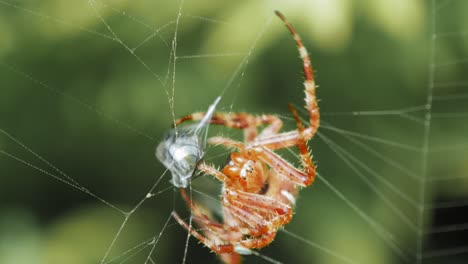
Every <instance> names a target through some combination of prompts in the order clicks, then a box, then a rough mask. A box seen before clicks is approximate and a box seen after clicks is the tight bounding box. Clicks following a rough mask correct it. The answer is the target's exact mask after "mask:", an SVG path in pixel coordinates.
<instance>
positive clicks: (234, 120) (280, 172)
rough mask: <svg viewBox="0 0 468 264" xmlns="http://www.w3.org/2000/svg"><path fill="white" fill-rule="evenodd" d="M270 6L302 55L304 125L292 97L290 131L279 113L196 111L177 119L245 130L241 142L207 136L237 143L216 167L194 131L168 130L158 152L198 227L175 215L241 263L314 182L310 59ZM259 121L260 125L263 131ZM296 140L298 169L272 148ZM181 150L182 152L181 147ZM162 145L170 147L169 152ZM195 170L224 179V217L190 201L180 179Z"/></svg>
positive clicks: (224, 256) (229, 263) (229, 260)
mask: <svg viewBox="0 0 468 264" xmlns="http://www.w3.org/2000/svg"><path fill="white" fill-rule="evenodd" d="M275 14H276V15H277V16H278V17H279V18H280V19H281V20H282V21H283V22H284V24H285V25H286V27H287V29H288V30H289V31H290V32H291V34H292V35H293V37H294V40H295V42H296V45H297V48H298V50H299V55H300V57H301V59H302V67H303V72H304V77H305V81H304V92H305V103H306V105H305V108H306V110H307V112H308V113H309V126H308V127H304V126H303V124H302V122H301V120H300V118H299V115H298V113H297V111H296V109H295V108H294V107H292V105H289V110H290V111H291V112H292V114H293V116H294V119H295V121H296V126H297V129H295V130H292V131H289V132H280V130H281V127H282V125H283V122H282V120H281V119H280V118H279V117H278V116H276V115H253V114H249V113H242V112H241V113H222V112H216V113H213V110H211V112H210V111H208V112H207V113H202V112H198V113H193V114H191V115H187V116H184V117H182V118H180V119H178V120H176V122H175V124H176V125H178V124H180V123H182V122H185V121H201V124H200V125H201V126H204V125H205V124H204V123H210V124H216V125H223V126H226V127H229V128H235V129H241V130H243V131H244V137H245V139H244V142H239V141H235V140H233V139H230V138H225V137H212V138H209V139H208V143H209V144H212V145H222V146H224V147H226V148H229V149H234V150H233V151H232V152H231V154H230V161H229V162H228V163H227V164H226V165H225V166H224V167H223V168H222V169H221V171H220V170H218V169H216V168H215V167H214V166H212V165H210V164H207V163H206V162H204V161H203V160H202V156H203V153H204V148H205V146H204V144H200V143H199V140H200V139H199V138H197V136H199V134H197V133H187V134H182V133H181V134H180V135H182V136H180V137H177V135H175V133H173V134H169V137H168V139H167V140H165V141H163V143H161V144H160V145H159V146H158V150H157V156H158V158H159V159H160V160H161V161H162V163H163V164H164V165H165V166H166V167H167V168H168V169H169V170H171V172H172V176H173V181H172V182H173V184H174V185H175V186H176V187H182V188H180V189H179V190H180V193H181V195H182V197H183V199H184V200H185V202H186V203H187V205H188V206H189V207H190V209H191V213H192V219H193V222H194V223H195V224H196V226H197V227H198V228H199V229H196V228H194V227H193V226H191V225H189V224H187V223H186V222H185V221H184V220H183V219H182V218H181V217H180V216H179V215H178V214H177V213H176V212H173V213H172V215H173V217H174V218H175V220H176V221H177V222H178V223H179V224H180V225H181V226H183V227H184V228H185V229H186V230H187V231H188V232H189V233H190V234H191V235H193V236H194V237H196V238H197V239H198V240H199V241H200V242H201V243H203V244H204V245H206V246H207V247H209V248H210V249H211V250H212V251H214V252H215V253H216V254H218V255H219V256H220V258H221V260H222V261H223V262H224V263H226V264H237V263H240V262H241V256H240V255H246V254H251V253H252V249H259V248H263V247H265V246H267V245H269V244H270V243H271V242H272V241H273V239H274V238H275V236H276V233H277V231H278V229H279V228H281V227H283V226H284V225H286V224H288V223H289V221H290V220H291V218H292V216H293V207H294V204H295V199H296V196H297V194H298V191H299V189H300V188H301V187H306V186H309V185H311V184H312V183H313V181H314V179H315V165H314V164H313V162H312V157H311V155H310V153H309V150H308V148H307V141H308V140H310V139H311V138H312V137H313V136H314V134H315V133H316V132H317V129H318V127H319V123H320V114H319V108H318V105H317V99H316V95H315V80H314V74H313V70H312V65H311V62H310V58H309V55H308V53H307V50H306V48H305V47H304V45H303V44H302V40H301V38H300V37H299V35H298V34H297V33H296V31H295V30H294V28H293V26H292V25H291V24H290V23H289V22H288V21H287V20H286V18H285V17H284V16H283V14H281V13H280V12H278V11H276V12H275ZM211 109H214V107H212V108H211ZM259 127H264V128H263V129H262V130H261V132H260V133H258V128H259ZM177 129H180V127H177ZM181 131H182V130H181ZM189 131H190V128H189ZM293 146H296V147H297V148H298V150H299V153H300V155H299V157H300V159H301V163H302V169H299V168H296V167H294V166H293V165H292V164H290V163H289V162H288V161H286V160H284V159H282V158H281V157H280V156H279V155H278V154H276V153H275V152H274V151H275V150H278V149H284V148H289V147H293ZM179 151H180V152H182V153H183V154H184V155H181V156H180V155H178V152H179ZM167 153H171V154H170V156H168V155H166V154H167ZM194 170H199V171H201V172H203V173H205V174H207V175H212V176H214V177H215V178H217V179H218V180H219V181H221V182H222V183H223V188H222V193H221V205H222V221H221V222H220V221H218V220H216V218H215V217H214V216H213V213H212V212H211V211H210V210H208V209H207V208H205V207H204V206H203V205H201V204H200V203H197V202H196V201H192V200H191V199H190V197H189V195H187V193H186V191H185V189H184V187H186V186H187V181H188V180H189V179H190V177H191V176H192V175H193V171H194Z"/></svg>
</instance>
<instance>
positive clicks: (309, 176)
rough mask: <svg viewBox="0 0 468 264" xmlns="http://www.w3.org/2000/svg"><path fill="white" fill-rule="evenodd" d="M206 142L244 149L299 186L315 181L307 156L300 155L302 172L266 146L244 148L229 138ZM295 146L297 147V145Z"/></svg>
mask: <svg viewBox="0 0 468 264" xmlns="http://www.w3.org/2000/svg"><path fill="white" fill-rule="evenodd" d="M295 132H296V134H299V133H298V132H297V131H295ZM302 132H304V131H302ZM296 137H297V138H300V136H299V135H297V136H296ZM296 141H297V140H296ZM208 142H209V143H210V144H217V145H224V146H226V147H231V148H237V149H245V151H247V152H248V153H249V155H252V156H253V157H254V158H255V159H257V158H258V159H260V160H262V161H264V162H265V163H267V164H268V165H270V166H271V167H272V168H273V169H274V170H275V171H276V172H277V173H279V174H281V175H284V176H285V177H287V178H288V179H289V180H290V181H292V182H294V183H295V184H297V185H299V186H303V187H305V186H309V185H311V184H312V182H313V181H314V179H315V166H314V165H313V163H312V161H311V158H310V155H309V154H306V153H303V154H302V153H301V159H302V160H303V165H304V168H305V172H303V171H301V170H299V169H297V168H296V167H294V166H293V165H292V164H291V163H289V162H288V161H286V160H285V159H283V158H281V157H280V156H279V155H278V154H276V153H274V152H273V151H272V150H271V149H270V148H269V147H268V146H257V145H254V146H251V145H247V146H245V144H243V143H241V142H238V141H235V140H232V139H230V138H224V137H212V138H210V139H209V141H208ZM280 143H281V142H278V144H280ZM303 143H304V144H305V141H304V140H303ZM295 145H297V143H296V144H295ZM273 149H274V148H273ZM306 150H307V147H306ZM301 151H303V150H301ZM307 153H308V150H307ZM309 160H310V161H309ZM218 173H219V172H218ZM223 175H224V174H223ZM224 177H226V176H224Z"/></svg>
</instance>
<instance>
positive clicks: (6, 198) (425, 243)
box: [0, 0, 468, 264]
mask: <svg viewBox="0 0 468 264" xmlns="http://www.w3.org/2000/svg"><path fill="white" fill-rule="evenodd" d="M180 10H181V12H180V13H179V11H180ZM273 10H281V11H282V12H283V13H284V14H285V15H286V17H287V18H288V19H289V20H290V22H291V23H292V24H293V25H294V26H295V27H296V29H297V31H298V32H299V34H300V35H301V36H302V37H303V39H304V43H305V46H306V47H307V49H308V50H309V53H310V54H311V57H312V62H313V65H314V68H315V71H316V78H317V83H318V85H319V90H318V97H319V99H320V102H319V103H320V108H321V112H322V124H323V126H322V128H321V129H320V135H319V136H317V137H316V138H315V139H314V140H312V141H311V142H310V147H311V149H312V153H313V154H314V160H315V162H316V164H317V165H318V171H319V173H320V179H319V180H318V181H317V182H316V183H315V184H314V185H313V186H312V187H310V188H307V189H304V190H302V191H301V193H300V196H299V200H298V204H297V207H296V210H295V211H296V214H295V216H294V218H293V221H292V222H291V223H290V224H289V225H287V226H286V230H287V231H285V232H279V234H278V236H277V239H276V240H275V241H274V242H273V243H272V244H271V245H270V246H269V247H267V248H265V249H262V250H261V251H260V253H261V254H263V255H265V256H268V257H270V258H272V259H274V260H276V261H279V262H282V263H350V262H351V263H465V262H466V259H468V255H467V253H466V245H468V240H467V239H466V237H468V233H467V232H466V230H467V229H466V223H468V212H467V209H466V208H467V207H466V204H467V203H465V201H467V200H468V176H467V173H466V171H467V169H468V167H467V164H468V158H467V157H468V155H467V154H468V144H467V143H468V142H467V138H466V134H467V130H468V125H467V122H466V120H467V117H468V114H467V113H468V109H467V108H468V107H467V104H468V96H467V94H468V93H467V92H466V88H467V87H468V77H467V75H466V71H467V70H468V63H466V62H467V61H468V60H467V58H468V37H467V36H468V35H467V34H466V32H467V30H468V19H467V16H466V13H467V11H468V2H467V1H461V0H453V1H451V0H446V1H443V0H436V1H428V0H392V1H389V0H302V1H301V0H293V1H281V2H280V1H247V0H244V1H229V2H228V1H207V0H196V1H195V0H185V1H184V2H183V5H182V6H181V5H180V4H179V2H178V1H128V0H115V1H107V0H106V1H73V2H72V1H64V0H56V1H54V0H47V1H3V0H0V87H1V88H0V125H1V126H0V129H1V130H0V132H1V133H0V263H5V264H10V263H40V264H42V263H51V264H54V263H71V264H74V263H100V262H101V260H102V259H103V258H105V259H104V260H105V261H104V262H105V263H145V261H147V258H148V256H151V259H152V260H153V261H154V262H155V263H182V261H183V260H182V259H183V256H184V251H185V249H186V246H185V245H186V244H185V241H186V232H185V231H184V230H183V229H182V227H180V226H179V225H177V224H176V223H175V221H174V220H172V219H171V218H170V213H171V212H172V211H173V210H175V211H177V212H179V213H181V214H182V215H184V216H188V211H187V209H186V206H185V205H184V204H183V203H182V202H181V201H180V197H179V194H178V192H177V191H175V190H173V189H172V188H171V185H170V183H169V175H164V176H163V175H162V174H163V171H164V168H163V167H162V165H161V164H159V163H158V162H157V161H156V159H155V157H154V150H155V146H156V145H157V144H158V142H159V140H160V139H161V137H162V136H163V134H164V133H165V132H166V131H167V130H168V129H169V128H170V126H171V124H172V122H173V117H174V116H175V117H179V116H181V115H184V114H188V113H191V112H194V111H203V110H205V109H206V108H207V107H208V105H210V104H211V103H212V102H213V100H214V99H215V98H216V97H217V96H219V95H222V101H221V103H220V105H219V107H218V110H219V111H246V112H251V113H258V114H261V113H274V114H278V115H280V116H281V117H283V118H284V120H285V123H286V124H285V126H286V128H285V129H288V128H289V129H291V128H293V127H294V124H293V122H291V118H290V114H289V112H288V111H287V107H286V106H287V103H289V102H292V103H294V104H295V105H296V106H298V107H300V106H301V105H302V103H303V99H302V98H303V92H302V84H301V83H302V81H303V77H302V73H301V66H300V61H299V58H298V54H297V50H296V48H295V45H294V42H293V40H292V37H291V36H290V34H289V33H288V32H287V30H286V29H285V28H284V26H283V24H282V23H281V22H280V21H279V20H278V19H277V18H276V17H274V15H273ZM179 15H180V16H179ZM434 27H435V28H434ZM176 29H177V34H176V42H174V39H175V38H174V37H175V32H176V31H175V30H176ZM434 32H436V33H437V34H435V37H434V35H433V33H434ZM174 44H176V56H177V59H176V60H175V64H174V53H173V52H171V51H172V50H173V45H174ZM174 68H175V72H174ZM428 88H429V89H428ZM431 88H432V90H430V89H431ZM428 90H430V92H429V95H430V97H428ZM464 91H465V92H464ZM428 99H431V100H432V103H431V105H432V109H431V113H432V115H431V116H430V118H429V119H427V120H429V121H430V123H427V122H426V119H425V118H426V113H427V111H426V110H425V105H426V104H427V102H428ZM302 114H303V116H304V117H306V115H305V113H302ZM211 134H214V135H220V134H222V135H225V136H229V137H234V138H238V137H239V133H238V132H237V131H232V130H228V129H223V128H213V129H211ZM425 135H429V137H428V139H429V141H428V144H427V145H426V146H427V148H425V147H424V146H425V141H424V139H425ZM30 150H32V151H33V152H34V153H36V154H37V155H35V154H34V153H33V152H32V151H30ZM210 151H211V150H209V152H208V153H209V155H208V156H207V158H208V159H210V160H211V161H212V162H215V163H217V164H218V166H221V165H222V162H223V161H224V160H225V159H226V156H227V154H228V153H227V152H226V151H225V150H219V149H218V150H213V153H211V152H210ZM216 151H217V152H218V153H220V154H219V155H218V154H216V153H215V152H216ZM38 155H39V156H38ZM283 155H285V156H286V157H288V159H289V160H290V161H291V162H294V163H296V164H298V160H297V157H295V156H294V155H290V154H288V153H283ZM218 156H220V157H218ZM45 161H47V162H45ZM47 163H49V165H48V164H47ZM51 165H52V166H51ZM161 177H163V178H162V179H161V181H159V182H158V180H159V179H160V178H161ZM156 182H158V184H157V186H156V187H155V188H154V190H153V191H152V195H153V196H152V197H148V198H147V199H145V196H146V195H147V193H148V191H149V190H150V188H151V187H152V186H153V185H154V184H155V183H156ZM206 182H209V184H206ZM193 186H194V188H193V189H194V196H195V198H196V199H198V200H202V201H203V202H204V203H206V204H210V203H212V201H210V199H205V198H204V197H203V195H199V194H198V193H197V191H198V192H200V191H201V192H203V193H205V194H209V195H211V196H212V197H216V195H217V192H219V185H218V184H216V182H214V181H213V180H210V177H200V178H198V179H197V180H195V181H194V182H193ZM142 199H143V203H142V204H141V205H139V206H138V207H137V208H136V210H134V211H131V210H132V209H134V208H135V206H137V204H139V202H140V201H142ZM113 206H115V207H116V208H113ZM214 206H215V205H214ZM125 212H131V213H130V214H127V216H129V217H127V218H126V214H125ZM125 219H127V221H125V222H124V220H125ZM121 227H122V228H121ZM120 228H121V229H120ZM119 230H120V232H119ZM117 234H119V236H118V237H116V235H117ZM114 238H116V239H115V243H113V240H114ZM112 243H113V244H112ZM111 245H112V246H111ZM110 246H111V247H110ZM109 248H110V250H108V249H109ZM187 248H188V252H187V259H186V263H218V262H219V260H218V259H217V258H216V256H215V255H214V254H212V253H210V252H209V250H208V249H207V248H204V247H202V246H201V245H200V244H198V243H196V241H195V239H193V238H192V239H190V241H189V244H188V247H187ZM106 252H108V254H107V255H106ZM418 260H419V261H420V262H418ZM245 262H246V263H267V262H268V261H267V260H265V259H263V258H261V257H258V256H250V257H246V258H245ZM146 263H152V262H146Z"/></svg>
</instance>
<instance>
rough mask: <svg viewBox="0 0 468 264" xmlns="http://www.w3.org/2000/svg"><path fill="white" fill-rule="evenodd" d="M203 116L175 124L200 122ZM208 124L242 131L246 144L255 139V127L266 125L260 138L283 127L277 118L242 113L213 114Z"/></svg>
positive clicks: (180, 120) (195, 116) (193, 115)
mask: <svg viewBox="0 0 468 264" xmlns="http://www.w3.org/2000/svg"><path fill="white" fill-rule="evenodd" d="M204 116H205V113H204V112H196V113H193V114H190V115H186V116H184V117H181V118H179V119H177V120H176V122H175V124H176V125H179V124H181V123H183V122H186V121H200V120H202V119H203V117H204ZM210 123H211V124H215V125H223V126H225V127H229V128H236V129H244V130H245V133H244V137H245V141H246V142H250V141H252V140H254V139H255V138H256V137H257V133H258V131H257V127H259V126H264V125H267V127H265V128H264V129H263V130H262V132H261V134H260V137H263V136H268V135H273V134H276V133H277V132H278V131H279V130H280V129H281V127H282V126H283V122H282V121H281V119H279V118H278V117H277V116H274V115H260V116H253V115H251V114H248V113H244V112H240V113H223V112H218V113H214V114H213V116H212V117H211V120H210Z"/></svg>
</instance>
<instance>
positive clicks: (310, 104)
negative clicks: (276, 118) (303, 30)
mask: <svg viewBox="0 0 468 264" xmlns="http://www.w3.org/2000/svg"><path fill="white" fill-rule="evenodd" d="M275 14H276V15H277V16H278V17H279V18H280V19H281V20H282V21H283V22H284V24H285V25H286V27H287V28H288V30H289V32H291V34H292V35H293V37H294V40H295V41H296V45H297V49H298V50H299V55H300V56H301V59H302V68H303V72H304V77H305V81H304V88H305V103H306V109H307V111H308V112H309V122H310V125H309V127H308V128H307V130H311V131H307V133H305V135H307V138H306V140H308V139H310V138H311V137H313V135H314V134H315V132H316V131H317V129H318V127H319V125H320V113H319V108H318V104H317V97H316V95H315V78H314V71H313V69H312V63H311V62H310V57H309V53H308V52H307V49H306V48H305V47H304V44H303V43H302V39H301V37H300V36H299V34H297V32H296V30H295V29H294V27H293V26H292V25H291V24H290V23H289V22H288V20H286V17H284V15H283V14H281V13H280V12H279V11H275Z"/></svg>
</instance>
